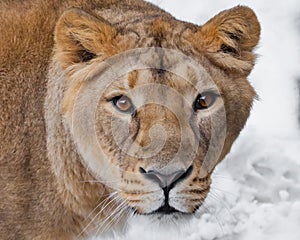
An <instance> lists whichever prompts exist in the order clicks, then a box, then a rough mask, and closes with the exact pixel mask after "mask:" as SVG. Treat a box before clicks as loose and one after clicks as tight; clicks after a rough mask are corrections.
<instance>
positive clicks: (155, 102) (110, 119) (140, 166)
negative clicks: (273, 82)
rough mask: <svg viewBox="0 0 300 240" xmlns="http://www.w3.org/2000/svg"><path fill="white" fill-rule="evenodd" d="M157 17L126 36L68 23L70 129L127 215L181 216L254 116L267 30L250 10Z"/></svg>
mask: <svg viewBox="0 0 300 240" xmlns="http://www.w3.org/2000/svg"><path fill="white" fill-rule="evenodd" d="M76 16H77V17H76ZM235 17H236V20H235ZM74 19H76V21H73V20H74ZM78 19H79V20H78ZM227 20H228V21H227ZM72 21H73V22H72ZM80 21H81V22H80ZM149 21H150V20H149ZM151 21H152V22H151ZM151 21H150V23H149V24H148V25H145V26H142V27H141V26H140V25H137V27H136V31H137V32H138V34H137V33H136V32H135V33H133V32H130V31H129V30H128V32H127V33H126V34H123V33H124V32H125V31H124V29H123V31H122V34H119V33H118V29H117V28H114V27H113V26H112V25H109V24H107V23H106V22H103V21H102V20H101V19H97V18H96V17H91V16H88V15H87V14H85V13H82V12H78V10H76V11H74V10H71V11H69V12H67V13H65V14H64V15H63V16H62V20H61V21H60V22H59V23H58V26H57V30H56V53H55V54H56V55H55V56H56V59H57V60H58V61H59V62H60V64H61V67H62V69H63V71H64V72H65V81H66V90H65V92H64V97H63V103H62V109H63V112H64V116H65V119H66V125H67V126H68V128H69V129H70V132H71V134H72V136H73V140H74V142H75V143H76V146H77V149H78V151H79V153H80V155H81V158H82V162H83V163H84V164H85V165H86V167H87V169H88V171H90V172H91V173H92V174H93V176H94V177H95V178H96V180H97V181H100V182H102V183H103V184H105V185H106V186H107V188H109V189H110V191H111V192H112V193H114V194H115V196H117V197H116V198H115V199H116V201H120V202H121V205H122V208H123V209H125V208H126V209H130V211H132V212H134V213H137V214H142V215H153V216H161V215H171V214H172V215H171V216H175V217H176V218H177V217H178V215H191V214H193V213H195V212H196V211H197V209H198V208H199V207H200V206H201V204H202V203H203V201H204V200H205V198H206V196H207V194H208V192H209V189H210V184H211V173H212V171H213V169H214V168H215V166H216V165H217V163H219V162H220V161H221V160H222V159H223V158H224V156H225V155H226V154H227V153H228V151H229V150H230V147H231V145H232V143H233V141H234V140H235V139H236V137H237V136H238V134H239V132H240V130H241V129H242V128H243V126H244V124H245V122H246V119H247V118H248V115H249V112H250V108H251V104H252V101H253V98H254V96H255V92H254V90H253V89H252V87H251V86H250V84H249V83H248V82H247V80H246V77H247V75H248V74H249V72H250V70H251V69H252V67H253V64H254V55H253V54H252V49H253V47H254V46H255V45H256V44H257V41H258V35H259V25H258V22H257V19H256V17H255V15H254V14H253V12H252V11H251V10H250V9H248V8H245V7H238V8H234V9H233V10H229V11H225V12H222V13H221V14H220V15H218V16H216V17H215V18H213V19H212V20H211V21H209V22H208V23H207V24H206V25H204V26H203V27H200V28H199V27H197V26H191V25H186V24H184V23H181V22H178V21H175V20H169V21H170V22H168V23H166V21H165V20H153V19H152V20H151ZM249 23H251V24H252V25H251V24H249ZM72 24H73V25H72ZM95 25H96V26H97V27H95ZM78 26H79V27H78ZM170 26H172V30H171V29H170ZM84 28H87V29H89V31H85V30H84ZM101 30H103V31H102V32H101ZM93 31H94V32H93ZM99 31H100V32H99ZM66 32H67V33H68V34H65V33H66ZM72 34H73V35H72ZM85 34H88V36H85ZM93 34H94V35H93ZM70 35H72V38H75V37H76V38H78V39H77V43H78V42H80V44H77V45H76V44H75V43H76V41H71V40H70V39H69V36H70ZM136 35H139V38H137V37H136ZM100 43H101V44H100ZM135 48H138V49H135ZM167 48H168V49H167ZM170 49H172V50H170ZM119 210H120V209H118V211H119ZM116 211H117V210H116Z"/></svg>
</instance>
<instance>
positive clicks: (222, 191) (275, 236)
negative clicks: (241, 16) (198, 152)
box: [119, 0, 300, 240]
mask: <svg viewBox="0 0 300 240" xmlns="http://www.w3.org/2000/svg"><path fill="white" fill-rule="evenodd" d="M151 2H154V3H156V4H158V5H159V6H160V7H162V8H164V9H166V10H167V11H169V12H171V13H172V14H173V15H175V16H176V17H177V18H179V19H183V20H187V21H191V22H194V23H197V24H203V23H205V22H206V21H207V20H208V19H209V18H210V17H212V16H213V15H215V14H216V13H218V12H219V11H220V10H223V9H226V8H230V7H233V6H236V5H238V4H242V5H247V6H249V7H251V8H253V9H254V10H255V12H256V13H257V15H258V18H259V20H260V21H261V25H262V39H261V42H260V46H259V48H258V49H257V52H258V53H259V54H260V55H261V56H260V58H259V61H258V63H257V66H256V67H255V70H254V71H253V73H252V74H251V75H250V81H251V83H252V84H253V86H254V87H255V89H256V90H257V92H258V94H259V95H260V98H261V100H260V101H259V102H256V104H255V106H254V109H253V111H252V115H251V118H250V120H249V121H248V124H247V126H246V128H245V129H244V130H243V132H242V134H241V136H240V137H239V139H238V140H237V141H236V143H235V145H234V147H233V149H232V151H231V153H230V154H229V155H228V156H227V158H226V159H225V160H224V161H223V162H222V164H220V165H219V167H218V168H217V170H216V172H215V174H214V177H213V188H212V192H211V193H210V195H209V197H208V199H207V201H206V204H205V206H204V207H203V209H202V211H203V212H202V214H201V216H200V217H199V218H198V219H195V220H194V221H192V222H191V224H189V225H188V226H186V227H185V228H184V227H183V228H182V229H181V230H178V229H177V230H175V229H168V230H163V229H160V230H157V229H153V228H152V229H150V228H149V226H147V225H145V224H143V223H142V222H140V221H139V222H137V221H134V222H133V223H132V225H133V227H134V229H133V228H132V229H131V230H130V231H129V233H128V235H127V236H122V237H120V238H119V239H122V240H123V239H128V240H135V239H136V240H140V239H143V240H150V239H158V240H160V239H168V238H170V239H178V240H180V239H185V240H216V239H222V240H223V239H229V240H235V239H238V240H248V239H249V240H252V239H257V240H283V239H288V240H299V239H300V131H299V129H300V128H299V126H298V114H297V111H298V107H299V106H298V105H299V96H298V94H299V89H297V82H296V79H299V77H300V2H299V0H285V1H274V0H273V1H272V0H265V1H262V0H252V1H250V0H249V1H242V0H241V1H237V0H222V1H207V0H206V1H204V0H184V1H183V0H152V1H151ZM297 28H298V30H299V34H298V32H297Z"/></svg>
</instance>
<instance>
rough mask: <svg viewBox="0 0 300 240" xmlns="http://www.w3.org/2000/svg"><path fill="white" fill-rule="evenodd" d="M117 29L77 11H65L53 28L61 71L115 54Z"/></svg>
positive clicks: (97, 18)
mask: <svg viewBox="0 0 300 240" xmlns="http://www.w3.org/2000/svg"><path fill="white" fill-rule="evenodd" d="M116 34H117V31H116V29H115V28H114V27H113V26H112V25H111V24H110V23H108V22H107V21H105V20H104V19H100V18H99V17H95V16H92V15H90V14H88V13H86V12H84V11H82V10H79V9H70V10H67V11H65V12H64V13H63V14H62V16H61V17H60V18H59V20H58V22H57V24H56V28H55V37H54V39H55V51H56V54H58V57H59V60H60V62H61V63H62V66H63V67H68V66H70V65H72V64H74V63H79V62H88V61H90V60H91V59H93V58H95V57H96V56H101V55H102V56H110V55H113V54H114V51H115V46H114V42H115V41H114V38H115V37H116Z"/></svg>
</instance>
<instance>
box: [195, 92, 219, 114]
mask: <svg viewBox="0 0 300 240" xmlns="http://www.w3.org/2000/svg"><path fill="white" fill-rule="evenodd" d="M215 100H216V94H214V93H202V94H199V95H198V97H197V99H196V101H195V103H194V110H195V111H197V110H202V109H207V108H209V107H211V106H212V105H213V104H214V102H215Z"/></svg>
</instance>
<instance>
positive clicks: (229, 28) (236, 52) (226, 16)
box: [196, 6, 260, 73]
mask: <svg viewBox="0 0 300 240" xmlns="http://www.w3.org/2000/svg"><path fill="white" fill-rule="evenodd" d="M196 35H197V38H198V41H199V39H200V40H201V41H200V44H199V43H198V45H199V46H198V47H199V48H201V50H202V51H205V52H207V55H208V56H209V57H210V58H211V59H212V60H213V61H214V62H215V63H216V64H218V65H219V66H220V67H222V68H225V69H229V70H237V71H240V72H246V73H249V72H250V71H251V70H252V68H253V66H254V62H255V58H256V55H255V54H253V52H252V51H253V49H254V48H255V46H256V45H257V44H258V41H259V37H260V24H259V22H258V20H257V17H256V15H255V13H254V12H253V11H252V10H251V9H250V8H248V7H244V6H237V7H234V8H232V9H229V10H225V11H223V12H221V13H219V14H218V15H216V16H215V17H213V18H212V19H211V20H209V21H208V22H207V23H206V24H204V25H203V26H202V27H200V29H199V30H198V32H197V33H196Z"/></svg>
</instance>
